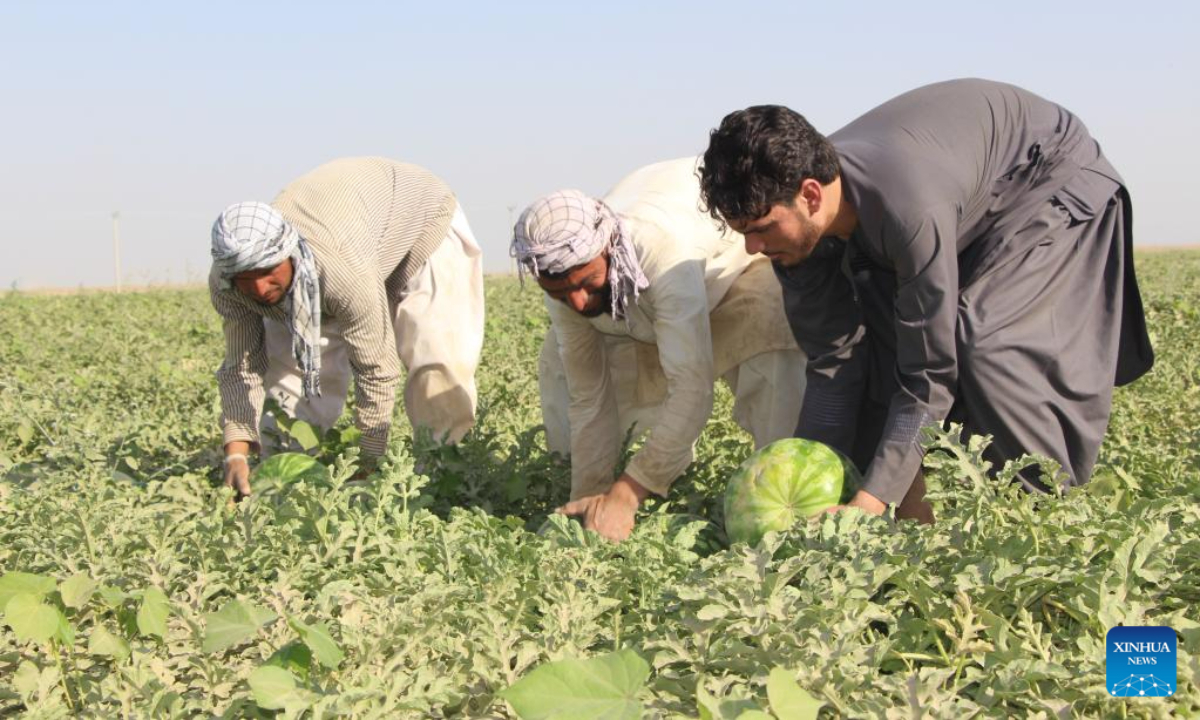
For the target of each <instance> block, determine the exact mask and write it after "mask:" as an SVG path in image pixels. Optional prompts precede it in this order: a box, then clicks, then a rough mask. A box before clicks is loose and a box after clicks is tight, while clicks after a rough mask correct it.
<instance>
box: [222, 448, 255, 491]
mask: <svg viewBox="0 0 1200 720" xmlns="http://www.w3.org/2000/svg"><path fill="white" fill-rule="evenodd" d="M248 452H250V444H249V443H246V442H231V443H229V444H228V445H226V446H225V461H224V463H223V464H224V466H225V486H226V487H229V488H233V492H234V499H235V500H241V499H242V498H244V497H247V496H249V495H250V459H249V458H248V457H247V453H248Z"/></svg>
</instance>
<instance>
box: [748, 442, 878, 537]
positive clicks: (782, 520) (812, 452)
mask: <svg viewBox="0 0 1200 720" xmlns="http://www.w3.org/2000/svg"><path fill="white" fill-rule="evenodd" d="M861 484H862V477H861V476H860V475H859V473H858V470H857V469H856V468H855V467H854V463H852V462H850V460H849V459H847V458H846V457H845V456H844V455H842V454H841V453H839V452H837V451H836V450H834V449H833V448H831V447H829V446H828V445H823V444H821V443H819V442H816V441H813V440H804V439H802V438H784V439H782V440H776V441H775V442H773V443H771V444H770V445H767V446H766V447H764V448H762V449H760V450H758V451H757V452H755V453H754V454H753V455H751V456H750V457H748V458H746V461H745V462H744V463H742V465H741V467H739V468H738V469H737V471H736V472H735V473H734V474H733V477H731V478H730V479H729V485H728V487H727V488H726V489H725V534H726V535H727V536H729V542H731V543H735V542H744V543H748V544H750V545H755V544H757V543H758V541H759V540H761V539H762V536H763V535H765V534H766V533H767V531H769V530H778V531H782V530H787V529H788V528H790V527H791V526H792V524H793V523H795V522H796V521H798V520H801V519H803V518H807V517H810V516H812V515H815V514H817V513H819V512H823V511H824V510H826V509H828V508H831V507H833V506H834V505H837V504H839V503H844V502H846V501H847V500H849V499H850V498H851V497H853V496H854V493H855V492H857V491H858V487H859V485H861Z"/></svg>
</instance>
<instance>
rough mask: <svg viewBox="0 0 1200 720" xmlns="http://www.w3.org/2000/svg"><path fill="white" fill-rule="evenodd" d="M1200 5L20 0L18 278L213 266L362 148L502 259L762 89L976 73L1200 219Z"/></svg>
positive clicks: (79, 278)
mask: <svg viewBox="0 0 1200 720" xmlns="http://www.w3.org/2000/svg"><path fill="white" fill-rule="evenodd" d="M1198 20H1200V11H1197V10H1196V9H1194V7H1193V6H1192V4H1190V3H1184V2H1172V3H1167V2H1141V3H1097V2H1086V3H1085V2H1021V1H1013V2H1002V3H987V4H986V5H983V4H978V3H968V2H961V1H960V2H908V3H895V2H886V3H878V4H875V3H861V2H860V3H835V2H826V3H822V4H815V3H805V2H798V1H793V2H787V3H753V2H741V3H735V2H720V3H716V2H658V3H653V2H608V3H602V4H593V5H583V4H579V3H549V2H547V3H524V2H513V3H507V4H503V3H488V4H483V3H480V4H473V3H444V4H433V3H421V4H416V3H405V2H392V3H384V2H378V3H366V2H344V3H341V4H340V6H338V7H336V8H335V7H334V5H333V3H306V2H242V3H227V2H206V3H187V4H184V3H167V2H157V3H149V2H73V3H66V2H53V1H52V0H45V1H43V2H32V1H31V2H17V1H15V0H0V68H3V69H2V70H0V287H5V288H7V287H10V286H11V285H13V284H14V283H16V285H17V286H18V287H21V288H35V287H46V286H67V287H74V286H78V285H110V284H112V282H113V266H112V241H111V220H110V215H111V213H112V211H114V210H120V211H121V214H122V219H121V235H122V266H123V271H124V276H125V281H126V282H127V283H145V282H180V281H184V280H196V281H198V280H200V279H202V278H203V276H204V274H205V273H206V272H207V268H208V241H209V228H210V226H211V223H212V220H213V218H214V217H215V216H216V214H217V213H218V212H219V211H220V210H221V209H222V208H223V207H224V206H225V205H227V204H229V203H231V202H235V201H238V200H244V199H262V200H270V199H271V198H272V197H273V196H274V195H275V193H276V192H277V191H278V190H279V189H280V188H281V187H283V186H284V185H285V184H286V183H287V182H288V181H290V180H291V179H293V178H294V177H296V176H298V175H300V174H302V173H304V172H305V171H307V170H309V169H310V168H312V167H314V166H316V165H318V164H320V163H322V162H324V161H326V160H329V159H332V158H335V157H339V156H347V155H367V154H370V155H384V156H388V157H392V158H395V159H398V160H405V161H409V162H415V163H418V164H421V165H424V166H426V167H428V168H429V169H431V170H433V171H434V172H435V173H437V174H439V175H440V176H442V177H443V178H444V179H445V180H446V181H447V182H449V184H450V185H451V187H452V188H454V190H455V192H456V193H457V195H458V197H459V200H460V202H461V204H462V206H463V208H464V210H465V211H466V213H467V217H468V218H469V220H470V222H471V224H472V226H473V228H474V230H475V234H476V235H477V236H478V238H479V240H480V243H481V245H482V246H483V250H484V257H485V261H486V268H487V269H488V270H489V271H503V270H505V269H508V268H509V267H511V265H510V261H509V258H508V245H507V241H508V231H509V226H508V224H509V210H508V208H509V206H514V207H515V208H516V210H515V212H518V213H519V212H520V208H522V207H524V205H525V204H527V203H529V202H530V201H532V200H533V199H535V198H536V197H537V196H538V195H541V194H543V193H546V192H549V191H551V190H554V189H557V188H560V187H578V188H581V189H583V190H586V191H589V192H593V193H596V194H600V193H603V192H604V191H605V190H606V189H607V188H609V187H610V186H611V185H613V184H614V183H615V182H616V181H617V180H618V179H619V178H620V177H621V176H623V175H624V174H626V173H627V172H629V171H631V170H633V169H635V168H637V167H639V166H642V165H645V164H648V163H650V162H654V161H657V160H662V159H667V158H672V157H679V156H682V155H688V154H694V153H697V152H700V151H702V150H703V148H704V146H705V143H706V140H707V133H708V131H709V129H710V128H712V127H713V126H715V125H716V124H717V123H718V122H719V121H720V119H721V117H722V116H723V115H724V114H725V113H727V112H729V111H731V110H734V109H737V108H741V107H745V106H747V105H751V104H756V103H767V102H770V103H779V104H785V105H788V106H790V107H792V108H794V109H796V110H798V111H799V112H801V113H803V114H805V115H806V116H807V117H808V118H809V119H810V120H811V121H812V122H813V123H814V124H815V125H816V126H817V127H818V128H819V129H820V130H822V131H823V132H826V133H829V132H832V131H834V130H836V129H837V128H838V127H840V126H841V125H843V124H844V123H846V122H848V121H849V120H851V119H853V118H854V117H856V116H857V115H858V114H860V113H862V112H863V111H865V110H868V109H870V108H871V107H873V106H875V105H877V104H879V103H880V102H882V101H884V100H886V99H888V98H889V97H891V96H893V95H896V94H898V93H900V92H903V91H904V90H908V89H910V88H913V87H916V86H918V85H923V84H925V83H928V82H933V81H936V80H942V79H946V78H951V77H962V76H978V77H988V78H992V79H997V80H1004V81H1007V82H1012V83H1015V84H1018V85H1022V86H1024V87H1026V88H1029V89H1030V90H1033V91H1035V92H1037V93H1039V94H1042V95H1044V96H1046V97H1048V98H1050V99H1052V100H1055V101H1057V102H1060V103H1062V104H1063V105H1065V106H1067V107H1068V108H1070V109H1071V110H1073V111H1074V112H1075V113H1076V114H1078V115H1079V116H1080V117H1081V118H1082V119H1083V120H1084V122H1085V123H1086V124H1087V125H1088V126H1089V128H1090V129H1091V130H1092V132H1093V134H1094V135H1095V136H1096V137H1097V138H1098V139H1099V140H1100V142H1101V144H1102V145H1103V147H1104V149H1105V151H1106V153H1107V154H1108V156H1109V157H1110V158H1111V159H1112V161H1113V163H1114V164H1115V165H1116V166H1117V168H1118V169H1119V170H1120V171H1121V172H1122V173H1124V175H1125V177H1126V179H1127V180H1128V182H1129V184H1130V186H1131V189H1132V192H1133V196H1134V203H1135V208H1136V212H1135V218H1136V220H1135V222H1136V237H1137V241H1138V243H1139V244H1167V243H1196V242H1200V231H1198V230H1197V229H1196V225H1197V223H1196V221H1195V220H1194V219H1193V218H1192V217H1191V216H1190V214H1189V213H1185V212H1179V209H1180V208H1183V209H1186V208H1195V207H1197V205H1200V198H1197V191H1198V190H1200V183H1197V182H1196V181H1195V180H1194V179H1193V178H1192V176H1191V172H1192V169H1193V168H1194V167H1197V166H1200V142H1197V140H1196V139H1195V130H1194V128H1196V127H1197V126H1200V122H1198V121H1197V117H1198V116H1200V78H1198V77H1197V71H1200V50H1198V49H1197V45H1198V44H1200V41H1197V39H1196V33H1197V31H1198V30H1200V22H1197V21H1198Z"/></svg>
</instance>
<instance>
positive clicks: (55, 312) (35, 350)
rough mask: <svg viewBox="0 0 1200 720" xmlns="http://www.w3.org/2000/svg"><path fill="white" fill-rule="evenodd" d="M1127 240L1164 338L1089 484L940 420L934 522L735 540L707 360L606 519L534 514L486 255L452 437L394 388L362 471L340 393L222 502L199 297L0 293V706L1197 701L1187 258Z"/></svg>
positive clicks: (930, 711)
mask: <svg viewBox="0 0 1200 720" xmlns="http://www.w3.org/2000/svg"><path fill="white" fill-rule="evenodd" d="M1138 263H1139V274H1140V275H1142V279H1143V290H1144V292H1145V301H1146V307H1147V312H1148V314H1149V319H1150V323H1151V330H1152V332H1153V334H1154V341H1155V346H1156V350H1157V351H1158V362H1157V364H1156V367H1155V369H1154V371H1153V372H1152V373H1151V374H1150V375H1149V376H1147V377H1146V378H1144V379H1142V380H1139V381H1138V382H1136V383H1134V384H1133V385H1131V386H1129V387H1125V388H1120V389H1118V391H1117V393H1116V396H1115V397H1114V403H1113V407H1114V411H1113V417H1112V421H1111V422H1110V427H1109V432H1108V435H1107V437H1106V440H1105V444H1104V446H1103V448H1102V450H1101V456H1100V459H1099V462H1098V464H1097V470H1096V475H1095V478H1094V480H1093V481H1092V482H1091V483H1090V484H1088V485H1087V486H1085V487H1082V488H1078V489H1075V490H1073V491H1072V492H1070V493H1069V494H1067V495H1065V496H1058V495H1049V496H1040V497H1033V496H1029V495H1025V494H1024V493H1022V492H1021V491H1019V490H1018V489H1016V488H1014V487H1011V486H1010V484H1009V483H1008V482H1006V480H1007V479H1011V478H1012V477H1013V476H1014V474H1015V473H1016V472H1017V471H1018V470H1019V469H1020V468H1021V467H1023V465H1024V464H1026V463H1031V462H1035V461H1036V459H1032V458H1027V459H1022V460H1021V461H1018V462H1014V463H1011V464H1009V465H1008V466H1005V467H999V468H989V467H988V463H987V461H986V459H985V452H984V449H985V447H986V438H972V439H970V440H969V441H967V442H963V441H961V440H960V439H959V438H957V437H956V436H955V435H953V434H952V433H931V434H930V435H929V436H928V437H926V438H925V439H924V442H925V443H926V445H927V446H928V447H929V448H930V449H932V450H935V451H934V452H930V453H928V454H927V456H926V458H927V460H926V465H927V468H926V475H925V479H926V484H927V486H928V488H929V498H930V501H931V502H932V503H933V505H934V509H935V511H936V514H937V518H938V521H937V524H935V525H933V526H930V527H926V526H920V525H917V524H916V523H895V524H892V523H889V522H888V521H887V520H886V519H884V518H876V517H868V516H865V515H862V514H858V513H836V514H825V515H820V516H818V519H817V520H815V521H813V522H804V523H796V524H795V525H793V526H792V527H790V528H789V529H787V530H784V531H780V532H776V533H768V534H767V535H766V536H765V537H764V538H763V539H762V540H761V541H759V542H758V543H757V544H755V545H749V544H744V543H739V542H734V543H732V544H730V543H728V542H726V537H725V533H724V532H723V530H722V528H724V527H725V526H726V524H727V518H726V512H725V497H726V490H727V486H728V484H729V480H730V478H731V476H733V475H734V473H735V471H736V470H737V468H738V467H739V466H740V465H741V464H742V462H743V461H745V460H746V459H747V457H749V456H750V455H751V454H752V449H753V448H752V445H751V441H750V438H749V437H747V436H746V435H745V433H743V432H742V431H741V430H740V429H739V428H738V427H737V426H736V424H735V423H734V422H733V421H732V419H731V410H732V397H731V395H730V393H729V392H728V391H727V389H726V388H724V386H723V385H718V387H717V389H716V410H715V412H714V415H713V419H712V420H711V421H710V422H709V424H708V426H707V427H706V429H705V432H704V434H703V435H702V436H701V438H700V440H699V441H698V442H697V445H696V462H695V463H694V464H693V465H692V467H691V468H689V469H688V471H687V473H686V474H685V475H684V476H683V477H682V478H680V479H679V480H678V481H677V482H676V483H675V484H674V485H673V487H672V489H671V495H670V498H669V499H667V500H665V501H656V502H651V503H650V504H648V505H647V507H646V508H645V510H644V511H643V512H642V513H641V516H640V517H639V520H638V526H637V528H636V529H635V531H634V534H633V536H632V537H631V538H630V539H629V540H628V541H627V542H625V543H622V544H620V545H614V544H612V543H608V542H603V541H597V538H596V537H595V536H594V535H592V534H588V533H586V532H583V531H582V530H581V529H580V527H579V526H578V524H576V523H574V522H573V521H568V520H567V519H566V518H561V517H558V516H554V517H550V514H551V512H552V510H553V509H554V508H555V507H557V506H558V505H560V504H561V503H562V501H563V500H564V499H565V498H566V497H567V495H568V493H569V483H570V480H569V466H568V464H567V463H566V462H565V461H564V460H563V459H562V458H560V457H557V456H554V455H552V454H549V453H547V452H546V448H545V442H544V438H543V436H542V431H541V429H540V428H539V409H538V404H537V403H538V401H537V398H538V391H537V378H536V358H537V354H538V350H539V348H540V345H541V341H542V334H543V332H544V330H545V328H546V324H547V319H546V314H545V310H544V307H543V306H542V302H541V296H540V294H539V293H537V292H536V289H531V288H529V287H526V288H525V289H524V290H522V289H521V288H520V286H519V285H518V283H517V282H516V281H515V280H513V279H511V278H490V279H489V280H488V281H487V285H486V293H487V297H486V302H487V306H488V317H487V321H486V322H487V326H486V332H487V339H486V342H485V345H484V358H483V362H482V364H481V369H480V373H479V377H478V381H479V396H480V400H481V404H482V407H481V413H480V417H479V422H478V423H477V426H476V428H475V429H474V430H473V431H472V433H471V434H470V435H469V436H468V438H467V439H466V441H465V442H464V443H462V444H461V445H460V446H459V447H457V448H455V449H454V450H452V451H451V450H447V449H445V448H438V447H436V446H434V445H431V444H428V443H426V442H424V441H423V440H421V439H418V441H416V442H413V440H412V439H411V437H410V433H409V429H408V428H407V426H406V420H405V416H404V414H403V411H402V409H400V408H397V410H398V412H397V415H396V418H395V420H396V427H395V431H394V432H393V434H392V438H391V442H390V445H389V448H388V454H387V456H386V457H385V458H384V459H383V460H382V461H381V462H380V463H379V465H378V467H377V468H375V469H373V470H372V471H371V472H368V473H365V477H363V478H362V479H355V477H356V476H357V475H359V474H360V471H361V470H362V468H361V466H360V463H359V460H358V457H357V451H356V450H355V448H354V446H353V443H351V442H347V438H349V437H352V436H353V433H352V432H351V433H346V432H344V431H346V430H347V429H349V428H350V425H351V421H350V415H349V410H348V411H347V414H346V415H344V416H343V417H342V418H341V419H340V420H339V421H338V423H337V425H336V426H335V428H334V429H335V430H336V433H329V432H323V433H317V432H316V431H315V430H314V431H313V433H312V434H311V435H310V434H309V433H308V430H306V429H305V428H304V426H296V425H293V426H291V428H284V429H285V430H286V431H287V432H288V433H289V435H288V437H289V438H290V439H291V440H292V441H295V443H296V447H298V448H300V449H304V446H305V445H308V446H309V447H308V449H307V452H308V453H309V454H311V455H312V456H313V457H312V458H310V459H309V460H300V459H296V460H295V461H292V460H289V461H283V460H280V461H279V462H280V463H283V464H287V465H289V466H291V469H290V470H289V469H288V468H280V469H279V475H277V476H276V480H265V479H264V480H262V483H263V486H264V489H263V491H261V492H259V491H256V492H255V494H254V495H252V496H251V497H250V498H247V499H246V500H244V501H243V502H241V503H238V504H236V505H232V506H231V505H230V503H229V502H228V501H229V498H230V492H229V491H228V490H227V489H226V488H225V487H224V485H223V482H222V475H221V472H220V469H219V466H220V459H221V448H220V443H221V437H220V431H219V429H218V428H217V427H216V418H217V416H218V412H219V408H218V403H217V396H216V388H215V385H214V381H213V377H212V372H213V370H214V369H215V368H216V367H217V366H218V364H219V363H220V359H221V356H222V338H221V332H220V325H219V322H218V321H217V318H216V315H215V313H213V312H212V309H211V306H210V305H209V303H208V298H207V295H206V293H205V292H204V291H203V289H195V290H186V291H162V292H155V293H146V294H124V295H119V296H118V295H107V294H80V295H60V296H37V295H29V294H22V293H8V294H4V295H0V333H2V337H3V340H2V341H0V478H2V479H0V718H7V717H17V716H22V717H24V716H28V717H43V718H55V717H156V718H157V717H163V718H174V717H179V718H183V717H189V718H190V717H198V716H202V717H252V718H265V717H273V716H280V717H311V718H327V717H335V716H336V717H343V716H345V717H387V718H392V717H399V718H409V717H412V718H446V717H489V718H491V717H497V718H505V717H508V718H513V717H522V716H528V717H536V716H538V714H539V713H542V712H546V713H554V712H556V711H558V712H565V711H567V710H574V709H576V708H578V707H580V706H581V705H586V704H588V703H594V704H592V705H591V707H596V708H604V709H613V713H614V714H613V716H618V715H617V714H616V713H624V714H625V715H626V716H630V717H637V716H641V717H647V718H697V717H700V718H722V719H726V718H729V719H731V720H734V719H736V718H746V720H752V719H753V718H758V719H759V720H761V718H763V717H764V716H767V717H775V718H779V719H780V720H784V719H786V718H811V717H813V716H814V715H817V716H818V717H820V718H824V719H828V718H881V719H886V718H897V717H923V718H1012V717H1022V718H1023V717H1030V718H1109V717H1132V718H1146V719H1149V718H1175V717H1180V718H1183V717H1197V716H1200V612H1198V611H1197V609H1196V608H1200V507H1198V506H1197V503H1196V498H1197V497H1200V425H1198V424H1197V422H1196V418H1197V417H1200V364H1197V363H1196V362H1195V359H1194V357H1193V356H1192V355H1193V353H1191V348H1193V347H1195V345H1196V343H1197V341H1200V310H1198V308H1200V254H1186V253H1184V254H1171V255H1156V254H1150V255H1140V256H1139V257H1138ZM293 430H294V432H292V431H293ZM314 441H315V442H316V443H317V444H316V445H313V442H314ZM314 461H315V463H317V464H319V465H320V466H322V467H321V468H318V467H317V466H316V465H314V464H312V462H314ZM293 462H294V463H295V464H294V465H293ZM264 466H266V463H264V464H263V466H260V467H259V469H258V472H259V473H260V474H261V473H266V471H267V470H268V468H267V467H264ZM309 471H311V472H312V473H314V476H311V479H306V480H300V481H297V480H296V479H295V478H296V477H297V476H299V477H306V474H307V473H308V472H309ZM989 471H990V472H991V473H993V474H997V475H998V476H999V478H998V479H990V478H989V477H988V474H987V473H988V472H989ZM260 477H261V476H260ZM268 487H270V488H277V489H271V490H270V491H269V492H268V491H267V490H266V488H268ZM547 518H550V519H549V521H548V520H547ZM543 526H544V527H543ZM539 529H541V530H542V532H541V533H540V534H539V533H538V532H537V531H538V530H539ZM1115 625H1165V626H1168V627H1171V628H1173V629H1175V631H1176V635H1177V638H1178V690H1177V692H1176V693H1175V694H1174V695H1173V696H1172V697H1167V698H1145V699H1116V698H1113V697H1111V696H1110V693H1109V692H1107V690H1106V688H1105V634H1106V632H1107V631H1108V629H1109V628H1111V627H1113V626H1115ZM568 701H570V702H568ZM576 701H579V702H576ZM571 703H574V704H571ZM576 716H582V715H579V714H577V715H576Z"/></svg>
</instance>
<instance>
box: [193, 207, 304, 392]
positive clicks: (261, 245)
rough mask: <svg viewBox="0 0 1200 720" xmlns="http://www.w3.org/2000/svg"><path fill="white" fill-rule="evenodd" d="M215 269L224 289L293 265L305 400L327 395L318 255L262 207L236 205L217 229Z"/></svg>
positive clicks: (293, 308) (291, 298)
mask: <svg viewBox="0 0 1200 720" xmlns="http://www.w3.org/2000/svg"><path fill="white" fill-rule="evenodd" d="M212 257H213V265H214V266H215V267H216V269H217V272H218V273H219V275H220V278H221V282H222V286H223V287H224V288H226V289H228V288H230V287H232V286H233V282H232V281H233V278H234V276H235V275H238V274H239V273H243V272H248V271H250V270H265V269H267V268H273V267H275V266H277V265H279V264H280V263H282V262H283V261H285V260H287V259H289V258H290V259H291V260H292V268H293V270H292V285H291V287H289V288H288V293H287V296H286V297H285V298H284V299H283V301H282V303H283V304H284V310H285V311H286V313H287V320H288V322H287V325H288V331H289V332H290V333H291V337H292V354H293V355H294V356H295V358H296V362H297V363H298V364H299V365H300V370H301V372H302V373H303V376H304V383H303V390H304V397H319V396H320V395H321V352H320V350H319V347H320V343H321V289H320V284H319V283H318V282H317V265H316V260H315V259H314V258H313V254H312V250H311V249H309V247H308V243H307V242H305V241H304V238H302V237H300V234H299V233H298V232H296V230H295V228H293V227H292V226H291V225H290V224H289V223H288V222H287V221H286V220H284V219H283V215H280V214H279V211H278V210H276V209H275V208H273V207H271V206H270V205H267V204H266V203H261V202H253V201H250V202H240V203H234V204H233V205H230V206H229V207H227V208H225V211H224V212H222V213H221V214H220V216H218V217H217V220H216V222H214V223H213V228H212Z"/></svg>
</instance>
